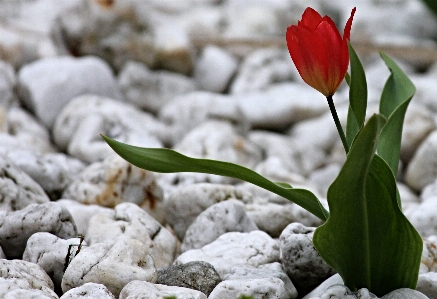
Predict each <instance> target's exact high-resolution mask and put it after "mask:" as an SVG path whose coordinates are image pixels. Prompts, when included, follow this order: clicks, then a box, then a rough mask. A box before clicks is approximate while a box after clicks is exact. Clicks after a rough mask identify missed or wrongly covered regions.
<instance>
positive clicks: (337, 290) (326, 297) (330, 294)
mask: <svg viewBox="0 0 437 299" xmlns="http://www.w3.org/2000/svg"><path fill="white" fill-rule="evenodd" d="M331 298H335V299H378V297H376V296H375V294H373V293H371V292H369V290H368V289H366V288H362V289H359V290H358V291H357V292H351V291H350V290H349V288H348V287H346V286H344V285H332V286H330V287H328V288H327V289H326V290H325V291H324V292H323V293H322V294H320V297H311V298H310V299H331Z"/></svg>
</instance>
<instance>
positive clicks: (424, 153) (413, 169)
mask: <svg viewBox="0 0 437 299" xmlns="http://www.w3.org/2000/svg"><path fill="white" fill-rule="evenodd" d="M436 153H437V131H433V132H432V133H431V134H429V135H428V137H427V138H426V139H425V140H424V141H423V142H422V143H421V144H420V146H419V147H418V149H417V150H416V153H415V154H414V156H413V158H412V159H411V161H410V163H409V164H408V166H407V169H406V172H405V177H404V180H405V183H406V184H407V185H408V186H409V187H410V188H412V189H413V190H415V191H420V190H421V189H422V188H423V187H425V186H426V185H428V184H430V183H432V182H433V181H434V180H435V179H436V178H437V176H436V173H435V171H434V169H435V167H437V154H436Z"/></svg>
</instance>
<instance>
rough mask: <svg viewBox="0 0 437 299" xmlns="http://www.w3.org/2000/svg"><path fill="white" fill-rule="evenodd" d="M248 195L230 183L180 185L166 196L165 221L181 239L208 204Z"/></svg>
mask: <svg viewBox="0 0 437 299" xmlns="http://www.w3.org/2000/svg"><path fill="white" fill-rule="evenodd" d="M249 197H251V195H250V193H248V192H244V191H242V190H240V189H238V188H236V187H235V186H230V185H221V184H209V183H199V184H188V185H186V186H180V187H177V188H174V189H173V190H172V192H171V193H170V194H169V195H168V196H167V197H166V200H165V212H166V215H167V217H166V218H167V222H168V224H169V225H170V226H171V227H172V228H173V230H174V232H175V233H176V235H177V236H178V238H179V239H180V240H183V238H184V236H185V232H186V230H187V229H188V227H189V226H190V225H191V224H192V223H193V222H194V220H195V219H196V218H197V216H198V215H199V214H200V213H202V212H203V211H204V210H206V209H207V208H209V207H210V206H212V205H214V204H215V203H218V202H222V201H225V200H228V199H237V200H242V201H245V200H246V199H247V198H249Z"/></svg>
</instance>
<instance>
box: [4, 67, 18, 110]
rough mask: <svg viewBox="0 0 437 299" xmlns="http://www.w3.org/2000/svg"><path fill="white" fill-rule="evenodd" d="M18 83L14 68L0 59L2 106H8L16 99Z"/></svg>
mask: <svg viewBox="0 0 437 299" xmlns="http://www.w3.org/2000/svg"><path fill="white" fill-rule="evenodd" d="M16 84H17V78H16V76H15V71H14V68H13V66H12V65H11V64H9V63H7V62H5V61H1V60H0V106H1V107H4V108H7V107H9V106H10V105H11V104H12V103H13V102H15V101H16V95H15V92H14V88H15V87H16Z"/></svg>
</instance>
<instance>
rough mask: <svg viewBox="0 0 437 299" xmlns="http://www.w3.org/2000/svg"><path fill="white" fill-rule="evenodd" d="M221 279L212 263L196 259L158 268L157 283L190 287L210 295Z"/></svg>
mask: <svg viewBox="0 0 437 299" xmlns="http://www.w3.org/2000/svg"><path fill="white" fill-rule="evenodd" d="M221 281H222V280H221V278H220V275H219V274H218V273H217V271H216V270H215V269H214V267H213V266H212V265H211V264H209V263H206V262H202V261H194V262H189V263H186V264H182V265H178V266H175V265H171V266H168V267H164V268H160V269H158V280H157V281H156V283H157V284H162V285H167V286H178V287H184V288H189V289H193V290H197V291H200V292H202V293H204V294H205V295H206V296H209V294H210V293H211V292H212V290H213V289H214V288H215V287H216V286H217V285H218V284H219V283H220V282H221Z"/></svg>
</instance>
